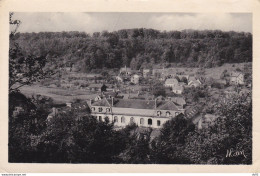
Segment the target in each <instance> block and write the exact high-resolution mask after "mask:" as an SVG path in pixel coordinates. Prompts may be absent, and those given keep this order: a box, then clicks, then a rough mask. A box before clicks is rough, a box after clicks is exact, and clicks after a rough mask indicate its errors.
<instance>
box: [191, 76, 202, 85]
mask: <svg viewBox="0 0 260 176" xmlns="http://www.w3.org/2000/svg"><path fill="white" fill-rule="evenodd" d="M200 85H201V82H200V80H199V79H196V78H195V77H190V78H189V80H188V86H189V87H199V86H200Z"/></svg>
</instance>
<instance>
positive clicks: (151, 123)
mask: <svg viewBox="0 0 260 176" xmlns="http://www.w3.org/2000/svg"><path fill="white" fill-rule="evenodd" d="M89 106H90V108H91V114H92V115H93V116H95V117H96V118H97V119H98V120H99V121H104V120H105V119H108V120H109V122H114V123H115V126H117V127H125V126H126V125H129V124H131V123H136V124H137V125H138V126H142V127H152V128H161V127H162V125H163V124H164V123H165V122H166V121H168V120H170V119H171V118H174V117H175V116H177V115H179V114H181V113H184V109H183V108H182V107H180V106H177V105H176V104H175V103H174V102H172V101H158V100H136V99H115V98H111V99H108V98H103V99H101V100H99V101H92V100H90V103H89Z"/></svg>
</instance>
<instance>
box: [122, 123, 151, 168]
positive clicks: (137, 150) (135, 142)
mask: <svg viewBox="0 0 260 176" xmlns="http://www.w3.org/2000/svg"><path fill="white" fill-rule="evenodd" d="M131 126H132V127H130V128H132V129H131V130H129V129H128V134H127V136H126V138H125V139H127V141H126V146H125V148H124V150H123V151H122V152H121V153H120V154H119V155H118V158H119V161H120V162H121V163H128V164H149V163H150V140H151V138H150V135H151V132H152V130H151V129H147V130H145V131H140V129H139V128H138V127H137V126H136V125H135V124H132V125H131ZM128 128H129V127H128Z"/></svg>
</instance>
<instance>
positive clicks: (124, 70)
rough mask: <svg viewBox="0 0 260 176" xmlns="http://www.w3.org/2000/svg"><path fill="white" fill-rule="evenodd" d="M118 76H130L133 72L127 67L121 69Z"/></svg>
mask: <svg viewBox="0 0 260 176" xmlns="http://www.w3.org/2000/svg"><path fill="white" fill-rule="evenodd" d="M119 72H120V74H125V75H131V74H132V73H133V70H132V69H131V68H129V67H126V66H125V67H123V68H120V71H119Z"/></svg>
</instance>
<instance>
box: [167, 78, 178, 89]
mask: <svg viewBox="0 0 260 176" xmlns="http://www.w3.org/2000/svg"><path fill="white" fill-rule="evenodd" d="M178 84H179V81H178V80H177V79H175V78H169V79H166V81H165V83H164V86H165V87H174V86H177V85H178Z"/></svg>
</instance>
